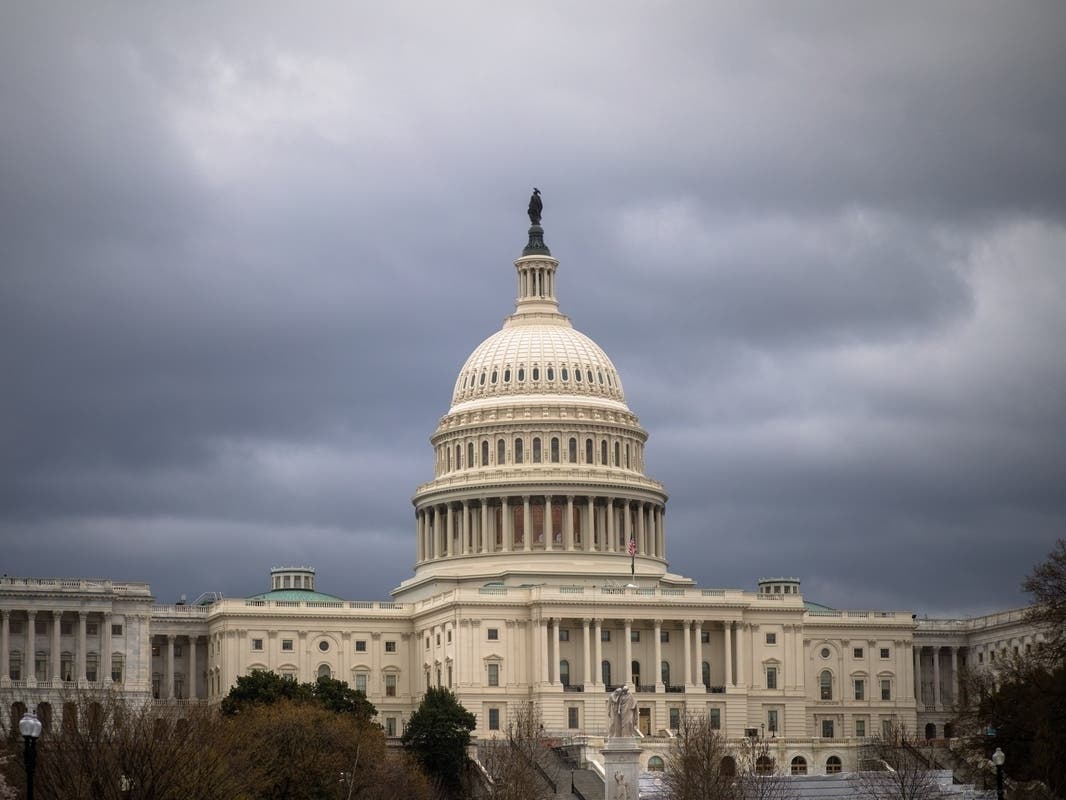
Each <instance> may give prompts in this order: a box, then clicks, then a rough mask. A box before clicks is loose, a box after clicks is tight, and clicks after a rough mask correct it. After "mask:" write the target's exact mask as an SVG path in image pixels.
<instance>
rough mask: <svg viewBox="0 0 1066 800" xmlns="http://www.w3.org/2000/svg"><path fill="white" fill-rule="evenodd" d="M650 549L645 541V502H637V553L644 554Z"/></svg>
mask: <svg viewBox="0 0 1066 800" xmlns="http://www.w3.org/2000/svg"><path fill="white" fill-rule="evenodd" d="M647 551H648V543H647V542H646V541H644V504H643V503H637V555H641V556H642V555H644V554H645V553H646V552H647Z"/></svg>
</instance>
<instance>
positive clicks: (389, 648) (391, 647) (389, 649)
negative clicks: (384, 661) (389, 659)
mask: <svg viewBox="0 0 1066 800" xmlns="http://www.w3.org/2000/svg"><path fill="white" fill-rule="evenodd" d="M385 652H386V653H395V652H396V642H394V641H391V640H390V641H387V642H385Z"/></svg>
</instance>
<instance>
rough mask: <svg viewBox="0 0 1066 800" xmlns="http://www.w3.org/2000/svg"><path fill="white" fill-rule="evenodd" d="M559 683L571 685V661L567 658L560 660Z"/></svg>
mask: <svg viewBox="0 0 1066 800" xmlns="http://www.w3.org/2000/svg"><path fill="white" fill-rule="evenodd" d="M559 683H561V684H562V685H563V686H569V685H570V662H569V661H567V660H566V659H565V658H564V659H563V660H562V661H560V662H559Z"/></svg>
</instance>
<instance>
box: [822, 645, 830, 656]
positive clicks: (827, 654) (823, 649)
mask: <svg viewBox="0 0 1066 800" xmlns="http://www.w3.org/2000/svg"><path fill="white" fill-rule="evenodd" d="M830 655H831V654H830V652H829V648H828V647H823V648H822V658H829V656H830Z"/></svg>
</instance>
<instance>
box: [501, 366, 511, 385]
mask: <svg viewBox="0 0 1066 800" xmlns="http://www.w3.org/2000/svg"><path fill="white" fill-rule="evenodd" d="M503 382H504V383H510V382H511V368H510V367H507V368H506V369H505V370H504V371H503Z"/></svg>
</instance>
